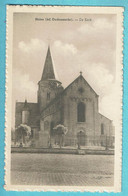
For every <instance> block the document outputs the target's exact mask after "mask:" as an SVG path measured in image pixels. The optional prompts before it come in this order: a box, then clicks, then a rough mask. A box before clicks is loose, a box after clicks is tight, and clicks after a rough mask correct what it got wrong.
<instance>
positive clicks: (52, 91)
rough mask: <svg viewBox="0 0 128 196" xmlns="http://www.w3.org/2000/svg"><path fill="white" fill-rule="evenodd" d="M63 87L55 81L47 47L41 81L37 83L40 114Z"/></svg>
mask: <svg viewBox="0 0 128 196" xmlns="http://www.w3.org/2000/svg"><path fill="white" fill-rule="evenodd" d="M62 90H63V87H62V86H61V82H59V81H58V80H56V77H55V72H54V67H53V62H52V57H51V52H50V48H49V47H48V51H47V55H46V59H45V63H44V69H43V73H42V77H41V80H40V81H39V82H38V104H39V110H40V112H41V111H42V110H43V109H44V108H45V107H46V106H47V105H48V104H49V103H50V102H51V101H52V100H53V99H54V98H55V97H56V96H57V95H58V94H59V93H60V92H62Z"/></svg>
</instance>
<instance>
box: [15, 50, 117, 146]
mask: <svg viewBox="0 0 128 196" xmlns="http://www.w3.org/2000/svg"><path fill="white" fill-rule="evenodd" d="M69 77H70V76H69ZM98 99H99V96H98V95H97V93H96V92H95V91H94V90H93V88H92V87H91V86H90V85H89V84H88V82H87V81H86V80H85V78H84V77H83V76H82V72H80V75H79V76H78V77H77V78H76V79H75V80H74V81H73V82H72V83H71V84H69V85H68V86H67V87H66V88H65V89H64V88H63V86H62V83H61V82H60V81H58V80H57V79H56V77H55V73H54V67H53V63H52V57H51V52H50V48H48V51H47V55H46V59H45V64H44V70H43V74H42V77H41V80H40V81H39V82H38V92H37V103H29V102H27V101H25V102H16V113H15V127H18V126H19V125H20V124H27V125H28V126H30V127H31V130H32V140H33V143H34V145H35V147H49V145H53V146H54V145H55V144H56V143H57V135H56V134H54V127H55V126H57V125H58V124H61V125H64V126H65V127H67V130H68V131H67V134H66V135H64V136H63V146H76V145H77V144H78V137H79V138H80V145H81V146H106V145H107V146H113V143H114V136H113V125H112V120H110V119H108V118H106V117H105V116H103V115H102V114H100V113H99V107H98Z"/></svg>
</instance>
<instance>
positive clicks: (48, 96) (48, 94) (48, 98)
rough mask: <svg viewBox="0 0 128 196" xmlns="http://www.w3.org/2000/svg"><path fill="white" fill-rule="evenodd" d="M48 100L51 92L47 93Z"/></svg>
mask: <svg viewBox="0 0 128 196" xmlns="http://www.w3.org/2000/svg"><path fill="white" fill-rule="evenodd" d="M47 100H50V93H49V92H48V93H47Z"/></svg>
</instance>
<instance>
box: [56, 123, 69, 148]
mask: <svg viewBox="0 0 128 196" xmlns="http://www.w3.org/2000/svg"><path fill="white" fill-rule="evenodd" d="M53 130H54V133H55V134H56V135H58V137H59V146H60V148H61V147H62V144H63V137H64V135H66V134H67V132H68V129H67V127H65V126H64V125H61V124H59V125H57V126H56V127H55V128H53Z"/></svg>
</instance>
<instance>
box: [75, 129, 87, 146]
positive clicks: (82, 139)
mask: <svg viewBox="0 0 128 196" xmlns="http://www.w3.org/2000/svg"><path fill="white" fill-rule="evenodd" d="M77 140H78V146H85V145H86V135H85V133H84V132H83V131H79V132H78V133H77Z"/></svg>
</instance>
